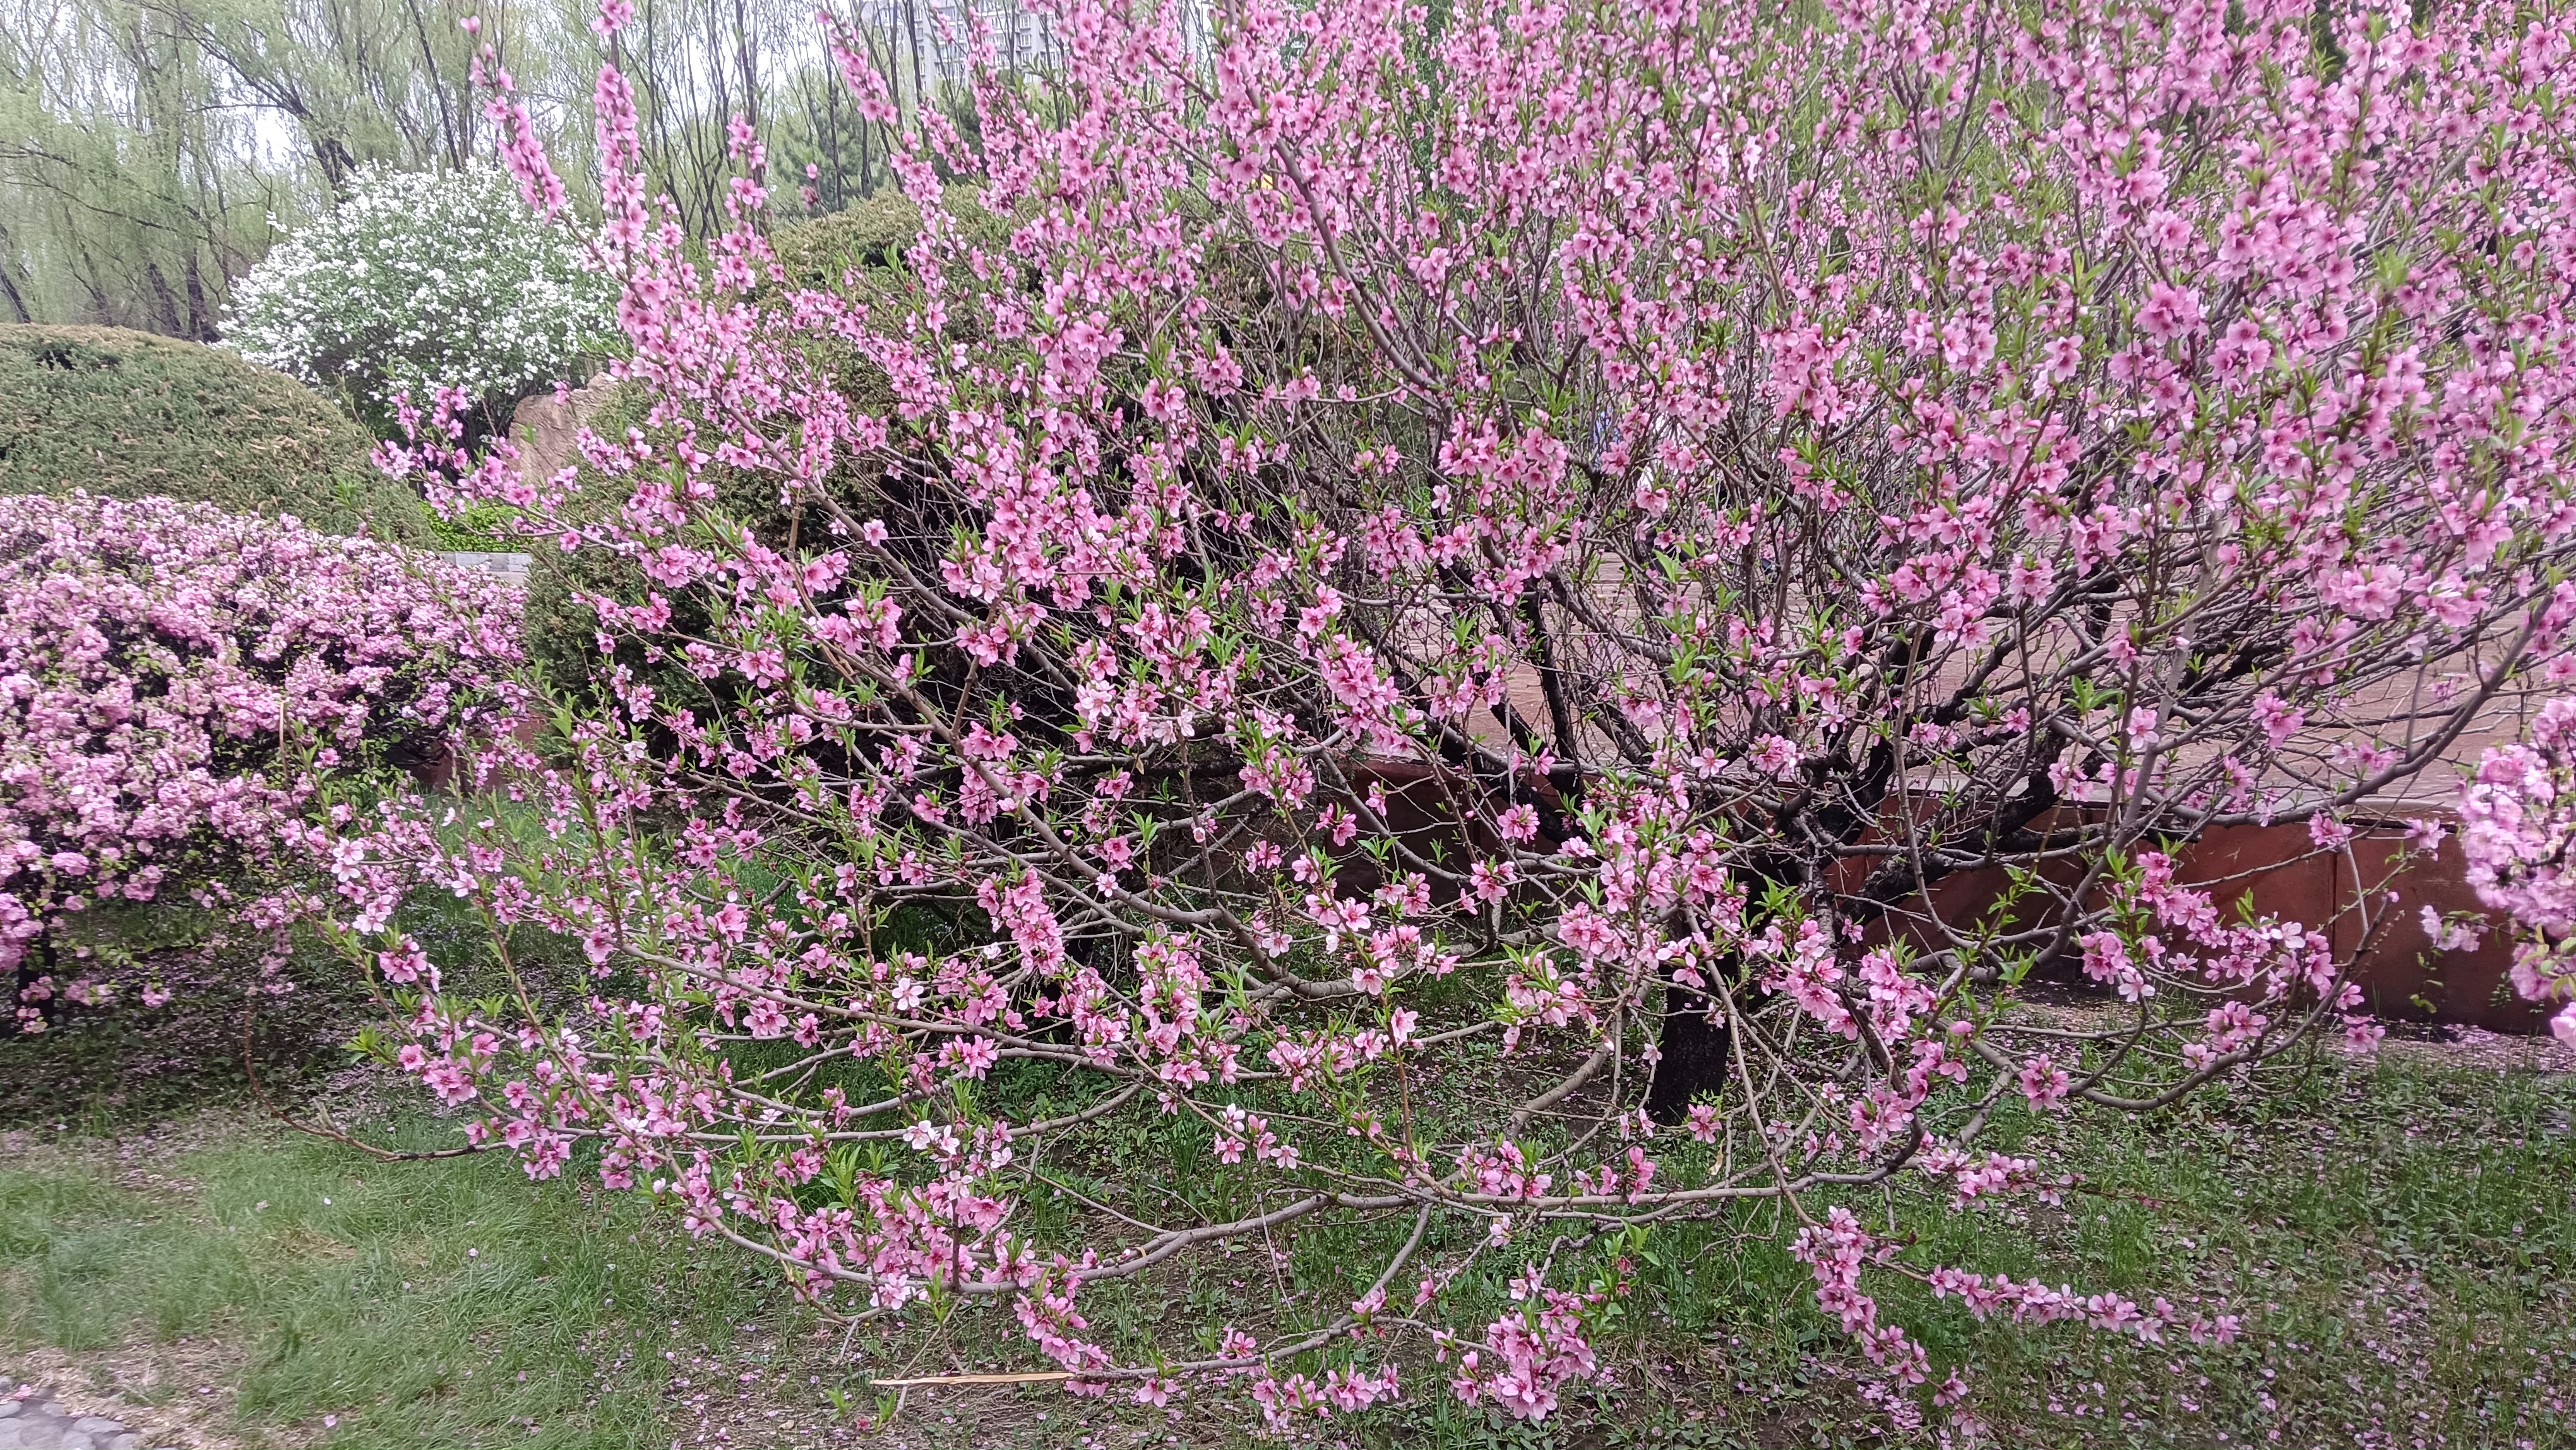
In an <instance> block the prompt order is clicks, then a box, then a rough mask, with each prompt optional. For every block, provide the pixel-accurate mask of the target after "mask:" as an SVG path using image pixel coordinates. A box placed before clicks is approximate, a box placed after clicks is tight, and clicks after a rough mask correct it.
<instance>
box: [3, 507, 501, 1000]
mask: <svg viewBox="0 0 2576 1450" xmlns="http://www.w3.org/2000/svg"><path fill="white" fill-rule="evenodd" d="M485 577H486V576H481V575H476V574H472V573H470V572H468V571H463V570H455V569H450V568H447V567H445V566H443V565H439V564H437V563H435V562H434V561H429V560H425V559H423V558H421V557H419V556H415V555H410V554H408V553H407V552H406V551H404V550H401V549H399V548H396V547H394V546H391V545H387V544H382V543H378V542H375V541H372V540H368V539H352V538H340V537H335V536H332V535H328V534H321V533H316V532H315V531H313V530H311V529H309V528H306V527H304V526H303V525H302V524H301V523H299V522H297V521H296V520H294V519H292V518H287V519H264V518H244V517H238V516H235V515H231V514H226V513H224V512H222V511H220V510H218V509H216V508H214V507H212V506H210V505H205V504H181V503H174V502H172V501H171V500H169V499H164V498H146V499H139V500H134V501H131V502H128V501H120V500H115V499H98V498H90V497H87V496H85V495H78V494H75V495H73V496H72V497H69V498H45V497H26V496H22V497H10V498H0V967H5V968H7V969H9V970H10V971H11V972H12V973H13V977H14V980H13V983H12V987H13V990H12V993H11V1000H10V1003H9V1006H10V1009H11V1011H10V1018H9V1024H8V1030H10V1031H13V1032H28V1031H43V1030H44V1029H45V1027H46V1026H47V1024H48V1023H49V1022H50V1021H52V1020H53V1018H54V1017H55V1016H56V1015H57V1014H59V1012H60V1011H61V1010H62V1009H63V1008H64V1007H65V1006H66V1005H70V1006H81V1007H105V1006H108V1005H110V1004H111V1002H112V999H114V998H115V997H116V996H117V995H118V994H119V991H120V988H121V984H120V982H119V981H118V977H119V975H120V972H121V969H122V968H124V967H134V966H140V967H141V968H142V969H143V970H144V971H145V973H146V975H145V978H144V979H143V980H141V981H140V982H138V983H135V984H131V985H133V986H134V987H135V991H136V995H139V996H140V998H141V999H142V1001H143V1002H144V1003H145V1004H146V1005H150V1006H158V1005H160V1004H161V1003H162V1002H163V1001H166V1000H167V996H166V992H167V988H166V986H165V985H164V984H163V983H162V982H161V981H159V980H158V979H156V978H152V977H151V976H150V975H149V969H150V964H149V963H142V964H136V963H116V962H111V961H108V960H105V959H103V958H102V957H100V956H99V955H98V954H97V953H95V952H94V951H93V950H92V949H91V948H90V947H89V946H88V945H86V944H75V945H71V946H63V945H62V944H61V943H59V942H58V941H57V938H58V936H60V934H61V932H62V930H63V929H64V928H65V927H66V925H67V924H70V923H71V922H72V920H73V919H74V918H75V917H77V916H79V915H80V914H81V913H83V912H88V911H94V910H96V909H98V908H100V907H101V906H103V905H106V904H110V903H120V902H123V903H142V902H154V901H163V900H170V899H174V898H175V899H178V900H182V901H189V902H193V903H194V904H196V905H197V906H199V907H201V908H204V909H206V910H207V911H209V912H214V913H221V914H222V915H224V916H226V917H228V918H230V919H231V921H232V923H233V924H234V925H235V926H238V927H241V928H245V929H248V930H249V931H250V932H252V933H258V932H261V931H269V932H271V933H272V934H274V932H275V929H277V928H281V927H282V926H284V925H285V924H286V923H288V922H290V921H292V920H293V919H295V917H296V916H297V915H298V914H299V913H300V912H301V911H302V910H303V909H304V907H305V904H306V903H307V902H308V901H309V900H310V898H311V892H310V889H309V886H307V887H306V888H305V889H302V890H298V889H297V888H296V886H295V884H294V883H295V882H297V881H298V880H306V879H309V874H308V873H306V872H304V871H303V870H302V869H301V867H302V863H303V858H304V852H303V850H302V849H301V846H300V839H301V837H300V831H301V829H302V824H301V823H302V820H303V817H304V815H305V814H306V812H307V810H308V809H309V808H311V807H313V806H314V805H316V804H317V800H316V796H317V792H318V791H320V790H321V789H322V786H323V783H324V782H325V781H326V780H328V779H331V778H333V777H334V776H335V775H347V774H349V773H352V772H355V771H358V770H360V769H362V768H364V767H367V766H381V765H387V764H393V765H399V764H403V763H406V762H407V761H409V760H412V759H414V758H417V757H420V756H423V755H424V754H425V753H426V752H428V751H430V750H434V749H437V748H440V747H439V742H441V741H443V740H444V739H445V737H446V735H447V733H448V732H449V731H450V730H452V729H455V728H457V727H460V726H465V725H469V724H471V723H473V722H474V720H475V718H476V716H477V715H478V714H479V713H480V712H483V711H485V710H488V709H489V708H490V705H491V698H490V690H491V686H492V680H491V675H492V673H493V672H494V671H495V670H496V669H499V668H501V667H505V666H507V665H509V664H512V663H514V662H515V661H516V660H517V657H518V651H517V645H516V634H515V613H516V605H515V599H514V597H513V595H514V591H511V590H509V589H507V588H506V587H505V586H501V585H498V584H496V583H490V582H477V581H478V580H481V579H484V578H485ZM268 965H269V966H270V968H271V969H272V973H273V971H274V968H275V966H276V965H277V962H276V959H275V957H274V956H273V955H272V957H271V959H270V961H269V963H268ZM128 975H130V973H128ZM278 980H279V979H277V978H275V977H274V975H272V976H271V977H270V978H268V979H267V984H268V985H271V986H274V985H277V984H278Z"/></svg>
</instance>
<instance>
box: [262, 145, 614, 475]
mask: <svg viewBox="0 0 2576 1450" xmlns="http://www.w3.org/2000/svg"><path fill="white" fill-rule="evenodd" d="M616 297H617V289H616V286H615V284H614V283H613V282H611V281H609V279H607V278H605V277H603V276H602V275H600V274H599V273H596V272H593V271H590V270H588V269H586V268H585V267H584V266H583V242H582V238H581V237H580V236H579V235H578V234H577V233H576V232H574V231H573V230H572V229H570V228H568V227H566V226H563V225H559V224H555V223H549V222H548V221H546V220H545V219H544V218H543V217H542V216H540V215H539V214H538V213H537V212H535V211H534V210H532V209H530V207H529V206H528V204H527V203H526V202H525V201H524V200H522V199H521V197H520V195H519V189H518V184H517V183H516V182H515V181H513V180H512V179H511V178H510V176H509V174H508V173H506V172H503V171H500V170H498V169H496V168H491V167H474V168H471V169H468V170H465V171H461V172H421V171H391V170H385V169H381V168H370V169H368V170H366V171H364V172H362V173H360V175H359V176H358V178H357V180H356V182H355V184H354V185H353V186H352V188H351V190H350V193H349V195H348V197H347V199H346V200H344V201H342V202H341V204H340V205H339V207H338V208H337V209H336V210H334V211H332V212H330V213H329V214H327V215H325V216H322V217H320V218H317V219H316V220H315V221H314V222H313V223H312V224H311V225H309V226H306V227H304V228H302V229H301V230H299V231H297V232H296V233H295V234H294V235H292V236H290V237H288V238H287V239H286V241H285V242H283V243H281V244H280V245H279V246H278V247H276V248H275V249H274V250H272V251H271V252H270V253H269V254H268V256H267V258H266V259H265V260H263V261H262V262H260V264H259V265H258V266H256V267H253V268H252V269H251V271H250V274H249V275H248V276H247V277H245V278H243V279H242V281H241V282H240V284H239V285H238V286H236V287H235V288H234V289H233V298H232V317H231V326H230V328H229V332H230V342H231V345H232V346H233V347H234V348H236V349H237V350H239V351H240V352H241V353H242V355H243V356H245V357H248V358H250V359H252V360H253V361H256V362H260V363H265V364H267V365H268V366H270V367H274V368H278V369H280V370H281V371H284V372H287V373H291V374H293V375H294V376H296V377H299V378H302V379H303V380H304V381H306V382H308V383H312V384H314V385H316V386H318V387H324V388H332V389H336V390H339V391H342V392H344V393H345V394H346V395H347V396H348V397H349V398H350V400H351V401H352V402H353V403H355V404H356V405H357V406H358V408H359V410H360V411H361V412H362V413H365V414H367V415H369V416H370V417H371V418H372V419H374V420H375V421H377V422H378V423H380V424H381V423H384V422H387V421H389V420H390V417H391V415H392V413H393V412H394V403H393V400H394V399H395V398H396V397H397V396H398V395H401V394H405V393H408V394H409V395H410V396H411V398H412V399H414V400H415V401H416V402H422V403H425V402H426V401H427V399H428V398H429V396H430V393H431V391H432V390H433V389H435V388H455V389H459V390H461V391H462V392H463V393H465V394H466V395H467V396H468V397H469V398H471V399H473V400H474V402H475V403H476V404H477V405H479V408H480V410H481V411H482V412H483V413H484V414H485V415H486V421H487V422H488V423H489V424H490V425H493V426H498V425H499V424H501V423H503V422H504V421H506V410H507V408H508V406H509V405H510V404H511V403H512V402H514V401H515V400H517V399H518V398H520V397H522V396H525V395H526V394H528V393H530V392H533V391H535V390H536V389H538V388H540V387H543V386H545V385H546V384H549V383H552V382H553V381H555V380H556V379H558V378H561V377H564V376H566V375H567V374H568V373H570V372H571V371H572V369H573V368H574V366H575V365H576V364H577V363H578V362H579V361H580V359H581V358H582V357H583V356H585V355H586V354H592V353H597V352H599V351H601V350H602V349H604V348H605V347H607V346H608V345H609V344H610V343H611V342H612V341H613V340H614V339H615V337H616V326H615V321H616V319H615V309H616Z"/></svg>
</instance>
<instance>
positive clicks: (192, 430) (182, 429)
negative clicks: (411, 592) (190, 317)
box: [0, 326, 427, 543]
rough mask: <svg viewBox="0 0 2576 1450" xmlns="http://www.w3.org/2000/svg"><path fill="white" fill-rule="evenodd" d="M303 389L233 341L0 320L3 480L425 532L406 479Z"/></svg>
mask: <svg viewBox="0 0 2576 1450" xmlns="http://www.w3.org/2000/svg"><path fill="white" fill-rule="evenodd" d="M372 447H373V440H372V439H370V438H369V436H368V434H367V430H365V429H364V428H361V427H360V426H358V424H357V423H356V422H355V421H353V420H351V419H350V418H349V417H348V416H347V415H345V414H343V413H342V412H340V410H339V409H338V408H336V407H335V406H333V405H332V404H331V402H330V401H329V400H328V399H326V398H323V397H322V396H320V395H319V394H317V393H315V392H314V391H313V390H312V389H310V388H308V387H306V386H304V385H303V384H301V383H299V382H297V381H295V380H294V379H292V378H289V377H285V376H283V375H281V374H278V373H273V372H270V371H268V370H267V369H265V368H261V367H258V366H255V365H253V364H251V363H248V362H245V361H243V360H242V359H241V358H239V357H236V356H234V355H233V354H231V353H228V352H223V351H220V350H218V349H215V348H211V347H205V346H202V345H200V344H197V343H193V342H181V341H178V340H176V339H173V338H167V337H159V336H155V335H154V334H151V333H148V332H131V331H128V330H126V329H124V328H118V327H50V326H0V494H52V495H57V496H60V495H65V494H70V493H73V492H75V491H79V492H86V493H89V494H92V495H95V496H101V497H109V498H129V499H130V498H144V497H148V496H152V495H156V494H157V495H163V496H167V497H170V498H175V499H178V500H180V501H181V502H184V503H210V504H213V505H215V506H217V507H218V508H221V509H223V510H224V511H225V512H227V513H257V514H271V515H274V514H293V515H294V516H296V517H297V518H300V519H302V520H304V521H305V522H306V523H308V524H310V525H312V526H313V527H315V528H317V529H321V530H323V531H325V532H328V533H340V534H354V533H359V532H361V531H363V532H367V533H371V534H373V535H375V536H376V537H378V538H386V539H395V540H400V541H402V542H406V543H417V542H421V541H423V540H425V538H426V536H427V531H426V529H425V527H424V523H423V519H424V515H425V513H426V511H425V510H424V509H423V508H422V506H421V504H420V501H419V500H418V498H416V497H415V496H414V495H413V493H412V491H411V489H410V488H409V487H407V486H405V485H403V484H399V483H396V482H394V481H393V480H391V479H388V478H386V477H385V476H384V475H383V474H381V473H379V472H377V470H376V468H375V465H374V464H373V463H371V462H370V461H369V460H368V452H369V450H370V449H371V448H372Z"/></svg>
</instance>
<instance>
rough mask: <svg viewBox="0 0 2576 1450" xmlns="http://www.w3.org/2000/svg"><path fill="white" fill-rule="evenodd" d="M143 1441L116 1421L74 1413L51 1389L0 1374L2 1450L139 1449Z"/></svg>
mask: <svg viewBox="0 0 2576 1450" xmlns="http://www.w3.org/2000/svg"><path fill="white" fill-rule="evenodd" d="M142 1443H143V1437H142V1436H141V1435H138V1434H136V1433H134V1432H133V1431H132V1430H129V1429H127V1428H125V1427H124V1426H123V1425H120V1424H118V1423H117V1422H116V1421H114V1420H110V1419H105V1418H102V1417H101V1416H98V1415H75V1414H73V1413H72V1412H71V1411H69V1410H66V1409H64V1408H63V1407H62V1406H61V1405H60V1404H59V1403H57V1402H56V1401H55V1399H54V1397H53V1395H52V1393H51V1392H49V1391H47V1390H45V1389H43V1388H41V1387H39V1386H36V1385H22V1384H19V1383H17V1382H16V1381H14V1380H12V1379H10V1378H9V1377H8V1376H7V1375H0V1450H136V1447H137V1446H140V1445H141V1444H142Z"/></svg>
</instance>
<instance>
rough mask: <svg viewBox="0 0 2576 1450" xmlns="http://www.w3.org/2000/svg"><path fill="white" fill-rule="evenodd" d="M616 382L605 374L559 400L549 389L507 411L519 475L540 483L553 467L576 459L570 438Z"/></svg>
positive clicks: (577, 435) (560, 467)
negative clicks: (515, 444)
mask: <svg viewBox="0 0 2576 1450" xmlns="http://www.w3.org/2000/svg"><path fill="white" fill-rule="evenodd" d="M616 388H617V385H616V384H615V383H612V382H610V381H609V380H608V379H606V378H597V379H594V380H592V381H591V382H590V383H589V384H587V385H585V386H583V387H578V388H575V389H573V390H572V391H571V392H569V393H566V394H564V395H563V397H562V398H561V399H560V400H559V399H557V398H556V396H555V395H554V394H553V393H539V394H537V395H536V396H535V397H533V398H522V399H520V400H519V406H518V409H517V410H516V411H514V412H513V413H511V415H510V438H511V440H512V441H513V442H515V443H517V444H518V445H519V476H520V477H521V478H523V479H526V480H527V481H528V482H530V483H542V482H544V481H545V480H546V479H548V478H551V477H553V476H554V474H555V473H556V471H557V470H560V469H563V468H568V467H570V466H571V465H572V464H574V463H576V462H578V461H580V450H579V449H577V448H576V447H574V440H575V439H577V438H578V437H580V436H581V427H582V425H583V424H584V423H587V422H589V421H590V417H591V415H592V414H594V413H596V412H598V411H599V408H600V405H601V404H603V403H605V402H607V401H608V399H609V396H610V395H611V394H612V393H614V392H615V391H616Z"/></svg>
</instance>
